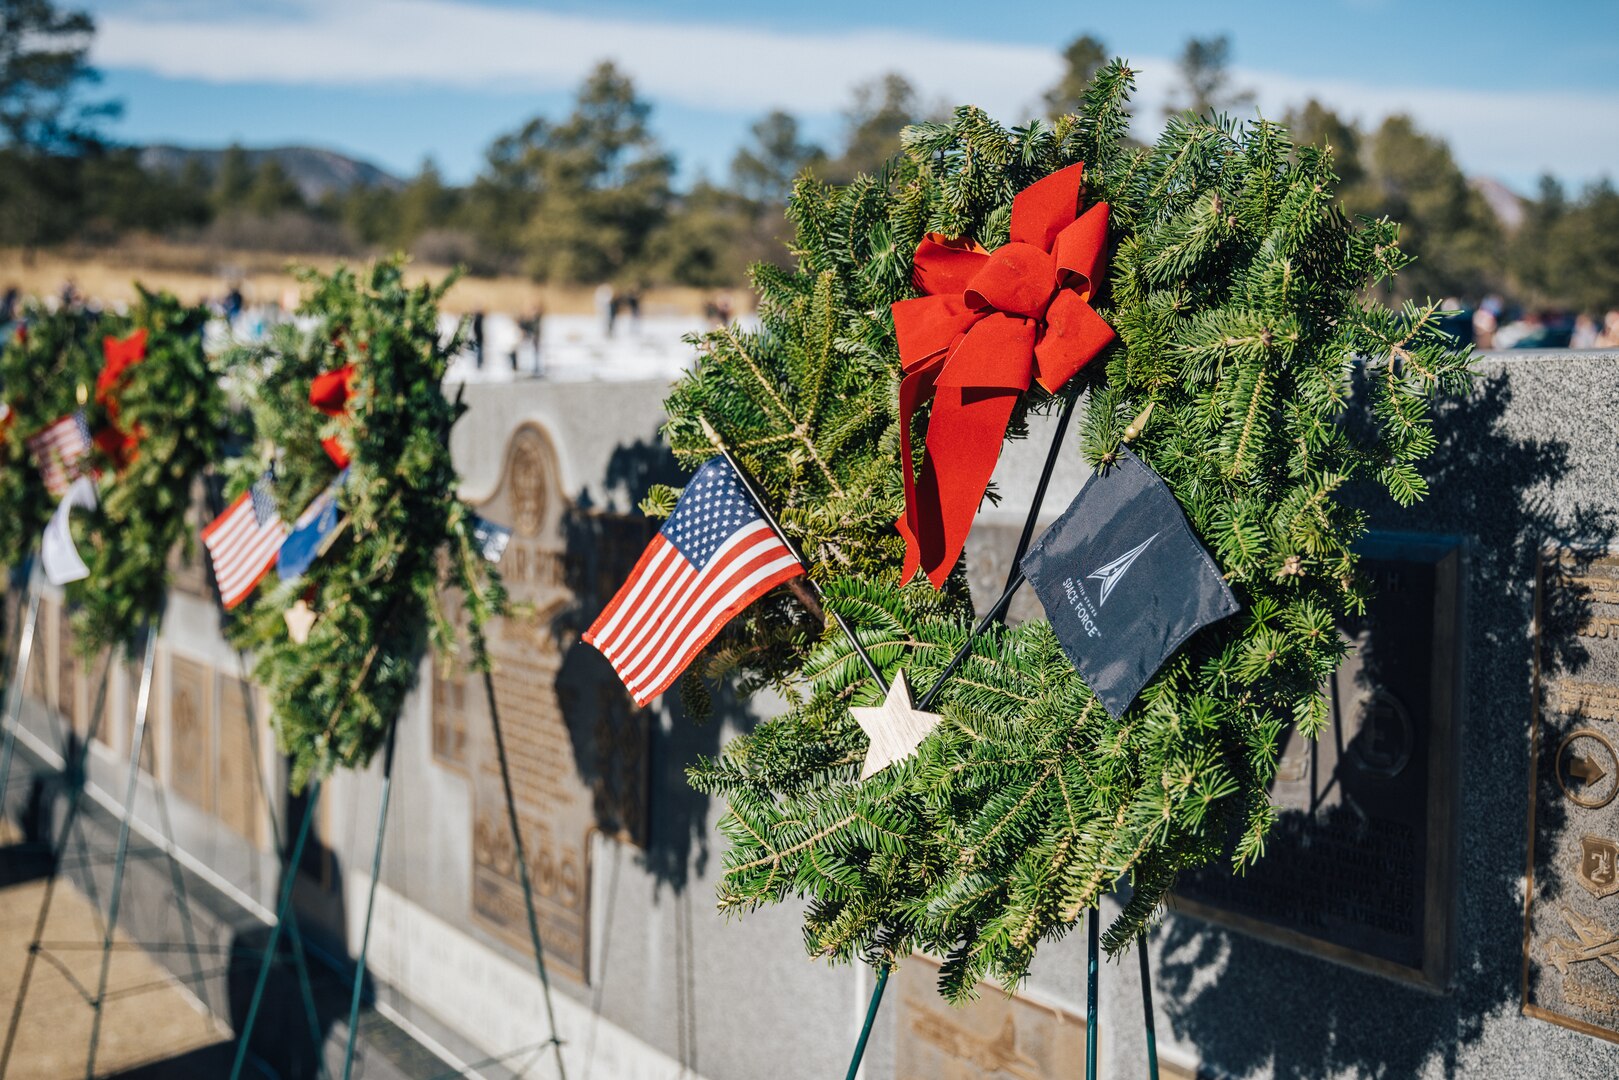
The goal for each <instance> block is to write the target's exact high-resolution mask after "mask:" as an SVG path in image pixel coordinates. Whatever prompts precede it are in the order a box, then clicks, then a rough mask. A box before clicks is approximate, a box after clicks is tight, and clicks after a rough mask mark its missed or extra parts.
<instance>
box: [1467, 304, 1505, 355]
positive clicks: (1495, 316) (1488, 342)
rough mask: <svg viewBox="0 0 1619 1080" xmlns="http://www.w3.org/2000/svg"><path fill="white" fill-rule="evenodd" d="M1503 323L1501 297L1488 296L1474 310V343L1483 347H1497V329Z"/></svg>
mask: <svg viewBox="0 0 1619 1080" xmlns="http://www.w3.org/2000/svg"><path fill="white" fill-rule="evenodd" d="M1500 325H1501V298H1500V297H1499V296H1486V297H1485V298H1484V302H1483V303H1481V304H1479V306H1478V307H1477V308H1476V309H1475V310H1474V312H1473V344H1475V345H1477V346H1478V347H1479V348H1481V349H1493V348H1495V331H1496V329H1497V328H1498V327H1499V326H1500Z"/></svg>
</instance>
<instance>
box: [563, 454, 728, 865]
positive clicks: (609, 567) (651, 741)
mask: <svg viewBox="0 0 1619 1080" xmlns="http://www.w3.org/2000/svg"><path fill="white" fill-rule="evenodd" d="M686 479H687V477H686V475H685V473H683V472H682V471H681V469H680V468H679V466H678V465H677V464H676V463H675V460H674V456H673V455H672V454H671V453H670V452H669V449H668V447H667V446H666V445H665V444H664V443H663V442H662V440H661V439H660V438H659V437H658V436H657V434H656V433H654V434H653V435H652V436H651V437H650V438H648V439H638V440H636V441H634V442H632V443H625V444H621V445H619V446H618V447H616V448H615V449H614V450H613V453H612V455H611V457H610V458H609V460H608V464H607V469H606V473H605V476H604V481H605V486H606V488H607V489H608V491H609V492H610V494H611V496H612V501H613V502H614V503H615V504H622V505H624V506H626V507H630V508H631V509H630V511H629V512H628V513H608V512H601V511H598V510H596V509H594V508H593V507H592V505H591V500H590V498H589V497H588V495H587V494H585V493H581V494H580V495H579V496H578V497H577V498H576V499H575V500H574V505H573V507H572V508H571V509H570V510H569V511H568V513H567V515H566V516H565V518H564V520H563V524H562V529H563V536H564V541H565V557H564V560H563V563H564V565H565V567H566V572H567V587H568V591H569V592H570V593H571V594H572V595H573V598H574V599H573V603H572V604H571V605H570V606H569V607H568V608H567V609H566V610H564V611H562V612H561V613H559V614H558V615H557V616H556V618H555V619H554V620H553V622H552V632H553V633H554V634H555V635H556V637H557V640H559V641H562V642H566V643H568V644H567V647H566V649H565V652H564V656H563V662H562V670H561V671H560V673H559V674H558V677H557V694H558V698H559V700H560V701H561V703H562V712H563V716H564V719H565V720H566V722H567V724H568V727H569V731H570V733H571V734H572V736H573V745H574V755H575V762H576V764H577V766H578V769H579V775H580V777H581V778H582V779H583V780H584V781H585V782H586V783H588V784H589V785H590V786H591V787H592V789H593V790H594V791H595V793H596V813H597V820H598V822H599V823H600V825H601V828H602V830H603V831H604V832H606V833H608V834H609V835H614V834H617V835H621V836H630V837H633V838H634V839H635V840H636V842H637V843H639V844H640V845H641V852H640V861H641V863H642V865H643V866H644V867H645V868H646V869H647V870H648V871H649V872H650V873H651V874H652V875H653V876H654V878H655V880H656V883H657V886H658V887H659V888H660V889H661V888H662V887H663V886H665V885H667V886H669V887H671V888H672V889H674V890H675V891H676V892H677V893H678V892H682V891H684V890H685V888H686V886H687V883H688V882H687V879H688V876H689V874H690V873H691V871H692V870H694V869H695V871H696V872H697V873H698V874H702V873H703V872H704V870H705V868H706V866H707V859H708V854H709V848H708V837H709V829H708V817H709V799H708V796H706V795H701V794H699V793H697V792H695V791H693V790H692V789H691V787H690V785H688V784H687V783H686V774H685V770H686V766H687V765H689V764H690V763H691V762H693V761H695V760H696V759H697V758H698V757H700V756H702V755H710V754H714V753H717V752H718V750H719V746H720V742H721V739H722V737H723V733H724V731H723V728H724V725H723V724H722V723H721V722H720V720H719V719H718V718H719V717H722V716H723V717H741V716H743V715H744V711H745V706H744V705H743V704H742V703H740V702H737V701H735V700H733V699H731V698H730V697H728V696H726V695H724V694H717V695H716V698H715V702H714V716H715V719H712V720H693V719H692V718H691V717H689V716H688V715H687V713H686V711H685V709H684V708H683V707H682V705H681V702H680V695H679V693H678V686H679V684H678V683H677V684H676V686H675V687H672V688H671V689H670V690H669V691H668V692H667V693H665V694H664V695H663V698H662V699H661V705H657V704H655V705H654V706H653V707H651V708H647V709H637V708H635V705H634V703H633V702H632V701H631V700H630V697H629V694H628V693H627V692H626V691H625V690H624V687H623V685H622V684H621V683H620V682H619V680H618V677H617V676H616V675H615V674H614V672H613V670H612V667H611V666H610V665H609V664H608V663H607V661H606V659H605V658H603V657H602V655H601V654H600V653H598V652H597V651H596V650H595V649H594V648H592V647H591V646H589V645H586V644H584V643H583V642H582V641H580V640H579V635H581V634H582V633H583V632H584V631H585V630H586V629H587V628H588V627H589V626H590V624H591V623H592V622H593V621H594V620H595V618H596V616H597V615H599V614H600V613H601V610H602V609H603V608H604V607H605V606H606V605H607V603H608V601H609V600H611V599H612V597H613V595H614V593H616V592H617V591H618V588H619V586H621V585H622V584H623V583H624V581H625V579H626V578H628V577H629V574H630V571H631V570H632V569H633V568H634V566H635V563H636V560H637V559H638V558H640V555H641V553H642V552H643V551H644V550H645V549H646V546H647V544H648V543H650V542H651V540H652V538H653V536H654V535H655V534H656V533H657V530H658V526H659V524H660V523H659V522H656V521H652V520H649V519H647V518H646V517H644V516H643V515H642V514H641V513H640V512H639V511H638V510H635V509H633V508H634V507H635V506H636V505H637V504H638V503H639V502H640V500H641V499H642V498H643V497H645V495H646V493H647V490H648V489H649V488H650V487H651V486H652V485H653V484H658V483H661V484H670V485H672V486H677V487H678V486H680V485H683V484H684V483H685V482H686ZM660 717H662V718H664V719H663V722H660ZM643 750H644V753H643ZM643 781H644V782H643ZM642 792H644V793H645V795H644V800H643V798H642Z"/></svg>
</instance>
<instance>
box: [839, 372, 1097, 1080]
mask: <svg viewBox="0 0 1619 1080" xmlns="http://www.w3.org/2000/svg"><path fill="white" fill-rule="evenodd" d="M1080 393H1081V388H1080V387H1077V386H1076V387H1075V388H1074V389H1072V390H1070V391H1069V392H1068V394H1067V395H1066V396H1065V397H1064V399H1063V404H1062V410H1061V411H1060V412H1059V413H1058V414H1057V428H1056V430H1055V431H1053V432H1052V433H1051V445H1050V446H1049V447H1048V448H1047V449H1046V461H1045V465H1044V466H1043V467H1042V468H1041V470H1040V482H1039V483H1038V484H1037V485H1036V486H1035V489H1034V498H1033V499H1032V500H1030V503H1029V512H1028V513H1027V514H1026V515H1025V516H1024V519H1023V531H1022V532H1021V533H1020V534H1019V536H1018V542H1017V550H1016V551H1015V552H1014V553H1013V555H1012V566H1011V569H1010V570H1009V571H1008V572H1007V575H1006V587H1005V588H1004V589H1003V590H1002V592H1001V595H1000V598H999V599H998V600H996V601H995V603H994V604H993V605H991V606H990V609H989V610H988V611H986V612H985V613H984V615H983V617H982V618H980V619H979V620H978V624H977V625H976V626H974V627H973V629H972V632H971V633H970V634H968V635H967V640H966V641H964V642H962V643H961V647H960V648H959V649H957V650H956V654H955V655H954V656H952V657H951V658H950V662H949V663H948V664H946V665H945V668H944V670H943V671H942V672H940V673H939V677H938V678H937V679H935V680H934V682H933V685H932V687H930V688H929V689H928V692H927V693H926V694H924V695H922V699H921V700H920V701H919V702H917V704H916V707H917V709H918V710H921V711H923V712H926V711H927V709H928V708H929V706H931V705H932V704H933V700H934V699H935V698H936V697H938V696H939V693H940V692H941V691H942V690H943V689H944V684H945V683H946V682H947V681H948V680H949V678H950V676H952V675H954V674H955V672H956V669H957V668H958V667H960V666H961V663H962V661H964V660H965V659H966V658H967V654H968V653H970V652H971V651H972V645H973V641H974V640H975V639H976V638H978V637H980V636H981V635H982V634H983V633H984V632H985V631H987V630H988V629H989V628H990V626H991V625H992V624H998V623H999V622H1000V621H1001V620H1002V619H1003V618H1004V617H1005V615H1006V609H1007V606H1008V605H1009V604H1011V602H1012V597H1013V595H1015V594H1016V592H1017V590H1018V588H1019V586H1021V585H1022V584H1023V569H1022V567H1020V566H1019V565H1018V564H1019V563H1020V562H1021V561H1022V560H1023V556H1024V555H1025V554H1027V553H1028V550H1029V544H1030V543H1032V542H1033V540H1034V529H1035V526H1036V525H1037V524H1039V520H1040V509H1041V507H1042V506H1043V505H1044V503H1045V501H1046V489H1047V488H1048V487H1050V486H1051V474H1052V473H1053V472H1054V471H1055V470H1056V468H1057V455H1058V454H1059V453H1060V452H1061V450H1062V443H1063V436H1064V435H1066V434H1067V432H1068V422H1069V421H1070V420H1072V419H1073V415H1074V407H1075V406H1076V405H1078V404H1079V395H1080ZM851 637H852V635H851ZM879 681H881V680H879ZM890 967H891V965H889V964H883V965H882V966H881V967H880V968H879V969H878V971H877V984H876V985H875V986H874V987H872V991H871V1002H870V1004H869V1005H867V1006H866V1020H865V1023H864V1024H862V1025H861V1028H860V1038H859V1040H858V1041H857V1042H856V1043H855V1047H854V1056H853V1057H852V1058H850V1060H849V1071H848V1072H847V1074H846V1080H855V1077H856V1076H857V1075H858V1074H859V1072H860V1064H861V1062H862V1061H863V1060H864V1059H865V1056H866V1043H867V1041H868V1040H869V1039H870V1037H871V1028H872V1024H873V1023H874V1022H875V1021H876V1019H877V1011H878V1010H879V1009H880V1008H881V1007H882V1003H883V991H884V990H885V989H886V988H887V986H888V973H889V970H890Z"/></svg>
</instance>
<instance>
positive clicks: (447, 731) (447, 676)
mask: <svg viewBox="0 0 1619 1080" xmlns="http://www.w3.org/2000/svg"><path fill="white" fill-rule="evenodd" d="M441 577H442V575H441ZM440 603H441V604H442V605H443V608H444V617H445V618H446V619H448V620H449V621H450V623H451V625H455V626H459V625H461V591H460V590H459V589H452V588H445V589H442V590H441V592H440ZM429 662H430V664H431V665H432V669H433V674H432V678H433V724H432V730H433V760H434V761H436V762H437V763H438V764H440V765H443V766H445V767H446V768H449V769H454V770H455V771H456V772H460V773H464V772H466V771H467V679H468V675H469V672H468V671H467V670H466V668H465V667H463V666H462V665H460V664H450V663H447V662H445V661H443V660H441V659H440V658H438V657H433V658H431V659H430V661H429ZM470 674H472V675H476V673H475V672H474V673H470ZM475 688H476V689H478V690H482V687H481V686H478V687H475Z"/></svg>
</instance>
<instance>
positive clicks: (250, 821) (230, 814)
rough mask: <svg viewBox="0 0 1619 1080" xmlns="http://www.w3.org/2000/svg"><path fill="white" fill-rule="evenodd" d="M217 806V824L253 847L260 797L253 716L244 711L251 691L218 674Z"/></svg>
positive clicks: (237, 680) (257, 839) (257, 842)
mask: <svg viewBox="0 0 1619 1080" xmlns="http://www.w3.org/2000/svg"><path fill="white" fill-rule="evenodd" d="M217 678H218V681H219V757H218V777H219V779H218V788H217V805H218V814H219V820H221V821H223V822H224V823H225V825H226V826H227V827H229V828H230V829H231V830H232V831H234V832H236V833H237V834H238V835H240V836H243V837H245V838H246V839H247V840H248V841H249V842H250V843H252V844H253V845H254V846H255V847H258V846H262V844H263V839H262V837H260V835H259V832H260V830H259V808H260V807H261V806H262V805H263V796H262V795H261V793H260V791H259V784H258V765H257V762H258V753H257V750H258V747H257V731H258V729H257V727H256V726H255V725H254V721H255V720H256V719H257V714H255V713H253V712H251V711H250V710H249V708H248V704H249V696H248V695H249V693H250V692H251V690H252V687H251V686H250V685H249V684H248V683H246V682H244V681H243V680H242V679H240V678H237V677H234V676H230V675H226V674H225V673H224V672H220V673H219V674H218V676H217Z"/></svg>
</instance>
